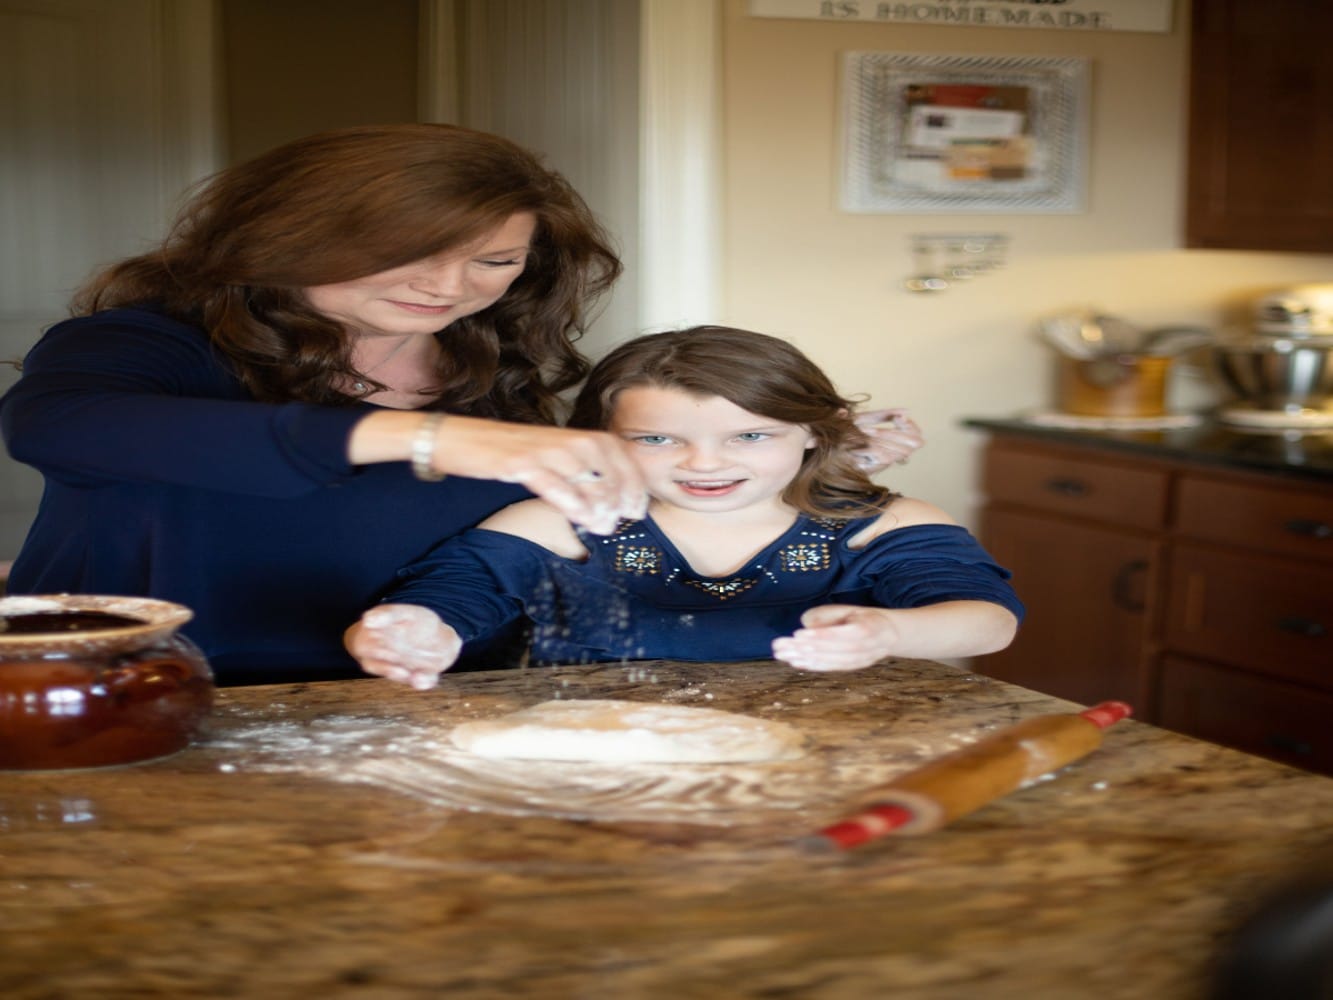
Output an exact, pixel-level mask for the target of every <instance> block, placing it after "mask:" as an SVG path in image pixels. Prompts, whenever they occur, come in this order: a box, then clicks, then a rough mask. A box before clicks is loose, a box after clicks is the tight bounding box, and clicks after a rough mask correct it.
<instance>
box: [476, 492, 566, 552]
mask: <svg viewBox="0 0 1333 1000" xmlns="http://www.w3.org/2000/svg"><path fill="white" fill-rule="evenodd" d="M479 527H482V528H486V529H487V530H489V531H498V532H500V533H502V534H505V535H514V536H516V537H518V538H524V539H527V540H528V541H529V542H532V543H534V544H536V545H540V546H541V547H542V548H544V549H549V550H550V551H551V552H554V553H555V554H556V555H558V556H564V557H565V558H566V559H582V558H584V557H585V556H587V554H588V550H587V549H585V548H584V547H583V543H582V542H581V541H579V536H578V535H577V534H576V533H575V531H574V526H573V525H572V524H570V523H569V521H568V519H566V518H565V516H564V515H563V514H561V513H560V512H559V511H558V510H556V509H555V508H554V507H552V506H551V505H550V504H548V503H547V502H546V501H545V500H537V499H533V500H521V501H519V502H518V503H515V504H510V505H509V506H508V507H506V508H504V509H503V510H500V511H497V512H496V513H494V514H492V515H491V516H490V517H488V518H486V520H484V521H482V522H481V524H480V525H479Z"/></svg>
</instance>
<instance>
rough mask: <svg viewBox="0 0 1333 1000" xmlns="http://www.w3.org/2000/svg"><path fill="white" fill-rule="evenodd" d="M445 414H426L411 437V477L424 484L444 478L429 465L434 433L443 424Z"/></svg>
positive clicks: (443, 475) (433, 444)
mask: <svg viewBox="0 0 1333 1000" xmlns="http://www.w3.org/2000/svg"><path fill="white" fill-rule="evenodd" d="M446 416H447V414H444V413H440V412H439V411H438V410H437V411H436V412H434V413H427V414H426V418H425V419H424V420H422V421H421V424H420V426H418V427H417V430H416V433H415V434H413V435H412V475H414V476H416V477H417V478H418V479H420V480H421V481H422V482H424V483H438V482H439V481H440V480H441V479H443V478H444V477H445V474H444V473H443V472H436V471H435V467H434V465H432V464H431V462H432V459H434V458H435V432H436V431H438V430H439V429H440V424H442V423H444V418H445V417H446Z"/></svg>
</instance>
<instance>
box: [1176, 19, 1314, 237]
mask: <svg viewBox="0 0 1333 1000" xmlns="http://www.w3.org/2000/svg"><path fill="white" fill-rule="evenodd" d="M1191 18H1192V19H1191V31H1190V39H1191V49H1190V96H1189V102H1190V103H1189V167H1188V187H1187V195H1186V224H1185V229H1186V234H1185V241H1186V245H1187V246H1190V247H1204V248H1217V249H1235V250H1283V251H1309V252H1320V253H1328V252H1333V184H1330V183H1329V181H1328V179H1329V177H1333V75H1330V74H1329V73H1328V71H1327V68H1326V65H1325V64H1326V62H1327V49H1328V39H1329V38H1330V37H1333V4H1328V3H1311V2H1310V0H1264V2H1262V3H1255V2H1254V0H1194V4H1193V7H1192V15H1191Z"/></svg>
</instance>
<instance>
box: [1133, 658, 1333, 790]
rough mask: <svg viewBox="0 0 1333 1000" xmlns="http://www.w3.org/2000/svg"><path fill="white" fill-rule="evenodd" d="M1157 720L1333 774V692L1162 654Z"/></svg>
mask: <svg viewBox="0 0 1333 1000" xmlns="http://www.w3.org/2000/svg"><path fill="white" fill-rule="evenodd" d="M1157 703H1158V708H1159V717H1158V719H1157V724H1158V725H1159V726H1164V727H1166V728H1167V729H1174V730H1176V731H1177V732H1181V733H1185V734H1187V735H1189V736H1197V737H1198V738H1199V739H1204V740H1209V741H1211V742H1213V743H1221V744H1223V745H1224V746H1229V747H1235V748H1236V749H1238V750H1244V751H1246V752H1247V753H1254V754H1259V755H1260V756H1263V757H1271V758H1273V759H1274V760H1280V761H1282V762H1283V763H1286V764H1293V765H1295V766H1296V767H1303V768H1305V769H1306V770H1308V771H1318V772H1319V773H1321V774H1329V775H1333V725H1330V724H1329V720H1330V719H1333V695H1330V694H1328V693H1326V692H1324V691H1319V690H1316V689H1312V688H1308V687H1303V686H1300V685H1296V684H1287V683H1285V682H1283V681H1278V680H1273V679H1271V678H1268V677H1261V676H1258V675H1257V674H1251V673H1249V672H1248V671H1244V670H1229V669H1227V668H1225V667H1220V666H1217V665H1216V664H1211V663H1205V662H1203V661H1201V660H1194V659H1190V658H1189V657H1184V656H1166V657H1163V659H1162V664H1161V676H1160V678H1159V679H1158V698H1157Z"/></svg>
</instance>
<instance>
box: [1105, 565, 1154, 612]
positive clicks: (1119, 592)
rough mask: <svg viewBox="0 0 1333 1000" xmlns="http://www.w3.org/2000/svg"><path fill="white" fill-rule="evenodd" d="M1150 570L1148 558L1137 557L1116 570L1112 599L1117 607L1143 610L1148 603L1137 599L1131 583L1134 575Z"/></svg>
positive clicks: (1112, 585) (1128, 609) (1112, 586)
mask: <svg viewBox="0 0 1333 1000" xmlns="http://www.w3.org/2000/svg"><path fill="white" fill-rule="evenodd" d="M1147 571H1148V560H1146V559H1135V560H1133V561H1132V562H1127V563H1125V565H1123V566H1121V567H1120V569H1119V570H1117V571H1116V574H1115V577H1114V579H1112V581H1111V600H1112V601H1113V602H1114V603H1115V606H1116V607H1117V608H1120V609H1122V610H1124V611H1143V610H1144V609H1145V608H1146V607H1147V603H1146V602H1145V601H1143V600H1135V598H1134V594H1133V592H1132V591H1131V590H1130V585H1131V584H1132V583H1133V580H1134V576H1135V575H1136V574H1138V573H1146V572H1147Z"/></svg>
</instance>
